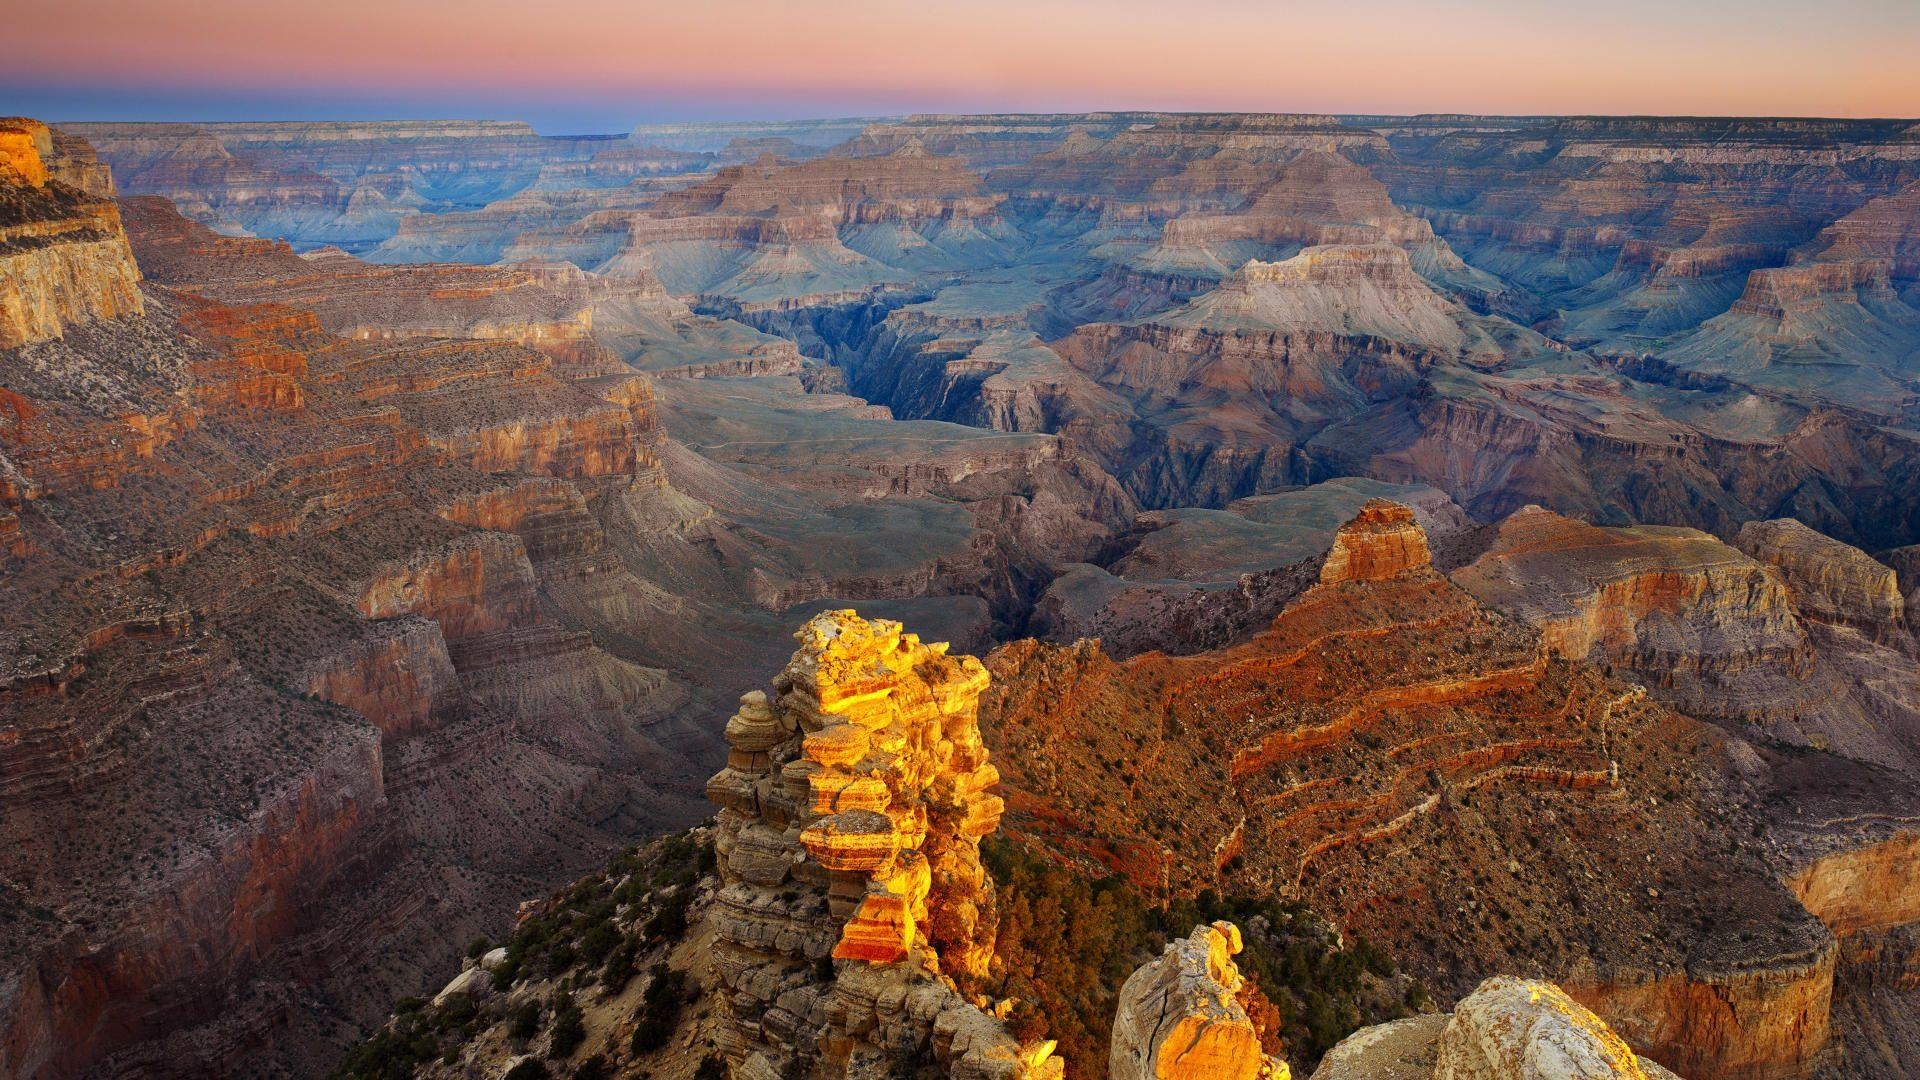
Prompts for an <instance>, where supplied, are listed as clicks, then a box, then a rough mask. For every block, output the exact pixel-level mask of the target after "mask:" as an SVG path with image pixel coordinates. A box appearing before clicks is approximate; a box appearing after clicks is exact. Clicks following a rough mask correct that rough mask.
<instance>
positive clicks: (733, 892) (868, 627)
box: [707, 611, 1060, 1080]
mask: <svg viewBox="0 0 1920 1080" xmlns="http://www.w3.org/2000/svg"><path fill="white" fill-rule="evenodd" d="M795 636H796V637H797V638H798V639H799V641H800V648H799V650H798V651H797V652H795V653H794V656H793V659H792V661H791V662H789V664H788V665H787V668H786V670H785V671H783V672H782V673H781V675H780V677H779V678H778V679H777V680H775V683H774V687H773V690H774V693H773V695H772V697H771V698H769V697H768V696H767V695H765V694H763V693H761V692H758V691H755V692H753V693H750V694H748V695H746V696H745V697H743V698H742V699H741V705H740V710H739V712H737V713H736V714H735V715H734V717H733V719H731V720H729V721H728V722H727V732H726V734H727V742H728V745H729V747H730V748H731V749H730V751H729V753H728V758H727V767H726V768H725V769H723V770H722V771H721V772H719V773H718V774H716V775H715V776H714V778H713V779H712V780H711V781H710V782H709V783H708V788H707V790H708V796H709V797H710V798H711V799H712V800H713V801H714V802H715V803H717V804H718V805H719V806H720V807H721V811H720V823H719V830H718V834H717V840H716V851H717V853H718V857H719V873H720V877H721V880H722V882H723V883H724V887H723V889H722V891H721V893H720V896H719V899H718V902H717V908H716V911H717V914H716V917H715V922H716V927H717V931H718V936H719V941H718V945H717V947H716V951H715V954H714V962H715V965H716V969H717V971H718V973H719V976H720V979H721V981H722V983H723V984H724V985H725V988H726V989H725V992H726V995H727V1002H728V1008H729V1011H730V1013H731V1015H732V1017H733V1018H734V1027H733V1028H732V1029H731V1030H730V1032H729V1033H728V1042H727V1045H726V1046H724V1047H723V1050H724V1052H725V1053H726V1055H727V1057H728V1059H729V1060H730V1061H732V1062H733V1063H734V1067H735V1068H736V1069H737V1070H740V1071H741V1073H742V1074H743V1075H768V1076H772V1075H791V1074H792V1070H794V1069H808V1068H811V1069H815V1070H824V1073H825V1074H826V1075H845V1076H855V1075H880V1072H879V1070H884V1069H887V1068H890V1067H897V1065H898V1063H899V1062H901V1061H903V1060H905V1059H906V1058H908V1057H911V1056H912V1055H914V1054H916V1053H921V1052H926V1051H928V1050H929V1049H930V1051H931V1053H932V1054H933V1056H934V1058H935V1059H936V1060H938V1061H939V1062H940V1063H941V1064H942V1065H943V1066H944V1067H945V1068H946V1069H947V1072H948V1075H951V1076H954V1077H956V1078H976V1077H978V1078H989V1077H991V1078H998V1080H1012V1078H1017V1077H1035V1078H1040V1077H1049V1076H1051V1077H1058V1076H1059V1075H1060V1063H1059V1062H1058V1061H1054V1060H1050V1058H1049V1055H1050V1053H1051V1050H1052V1044H1050V1043H1045V1044H1041V1045H1038V1046H1031V1047H1024V1046H1021V1045H1020V1044H1019V1043H1018V1042H1017V1041H1016V1040H1014V1039H1013V1038H1012V1037H1011V1036H1009V1035H1007V1034H1006V1033H1005V1032H1004V1031H1003V1030H1002V1029H1000V1028H999V1026H998V1024H997V1022H996V1021H995V1020H993V1018H992V1017H990V1016H989V1015H987V1014H985V1013H983V1012H981V1011H980V1010H979V1009H978V1008H977V1007H976V1006H974V1005H973V1004H972V1003H970V1002H969V1001H968V1000H967V999H966V998H965V997H963V996H962V995H961V994H960V992H959V990H958V988H957V986H956V982H955V979H956V978H960V979H966V978H972V977H978V976H980V975H983V974H984V973H985V970H986V962H987V958H988V956H989V953H990V950H991V933H992V928H993V925H994V922H993V916H992V912H991V906H990V905H991V897H992V892H991V889H990V887H989V883H988V881H987V878H986V873H985V871H984V870H983V869H982V867H981V865H980V859H979V843H980V838H981V837H983V836H985V835H987V834H989V833H991V832H993V830H994V828H995V826H996V825H997V824H998V822H999V818H1000V812H1001V802H1000V799H999V797H998V796H995V795H992V794H989V793H988V791H987V789H988V788H990V787H992V786H993V785H994V784H995V783H996V782H997V780H998V778H999V774H998V772H997V771H996V770H995V769H994V767H993V766H992V765H991V764H990V763H988V761H987V760H986V757H987V755H986V751H985V749H984V747H983V746H982V744H981V742H980V735H979V728H978V724H977V720H976V711H977V708H978V699H979V695H980V692H981V691H982V690H984V689H985V688H986V685H987V681H988V676H987V673H986V669H985V668H983V667H982V666H981V665H980V663H979V661H977V660H975V659H973V658H972V657H960V658H957V659H956V658H952V657H949V656H948V655H947V652H946V646H945V645H931V646H929V645H923V644H921V642H920V640H919V638H918V637H917V636H916V635H913V634H904V633H902V630H901V627H900V624H898V623H894V622H889V621H886V620H878V621H874V622H868V621H866V620H863V619H861V618H859V617H858V616H857V615H855V614H854V613H853V612H851V611H834V612H827V613H823V614H821V615H817V616H815V617H814V618H813V619H812V620H810V621H809V622H808V623H807V624H806V625H805V626H803V627H802V628H801V629H800V631H799V632H798V633H797V634H796V635H795ZM983 909H984V910H983ZM829 965H830V966H831V971H832V975H831V977H830V978H823V977H822V976H823V975H825V974H826V972H827V971H828V969H829ZM890 1062H891V1063H894V1064H893V1065H892V1066H890V1065H889V1064H888V1063H890Z"/></svg>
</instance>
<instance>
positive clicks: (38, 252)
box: [0, 117, 141, 349]
mask: <svg viewBox="0 0 1920 1080" xmlns="http://www.w3.org/2000/svg"><path fill="white" fill-rule="evenodd" d="M72 179H76V177H74V176H73V175H71V174H69V172H68V171H67V170H66V169H65V168H64V167H63V165H62V159H61V158H57V157H56V156H55V141H54V139H53V135H52V132H51V131H50V130H49V129H48V128H47V126H46V125H45V124H42V123H40V122H39V121H37V120H27V119H23V118H19V117H14V118H0V349H7V348H14V347H17V346H20V345H27V344H32V343H34V342H38V341H47V340H49V339H52V338H57V337H59V336H60V335H61V334H62V333H63V332H64V331H65V329H66V328H67V327H68V326H70V325H72V324H73V323H76V322H83V321H86V320H89V319H100V318H114V317H117V316H121V315H138V314H140V312H141V297H140V271H139V270H138V269H137V268H135V266H134V263H133V253H132V252H131V251H130V250H129V249H128V247H127V239H126V236H125V235H124V234H123V233H122V232H121V230H120V215H119V213H118V211H117V210H115V208H114V205H113V203H112V202H111V201H110V200H108V199H105V198H101V197H100V196H99V195H97V194H95V193H93V192H92V191H89V190H86V189H84V188H81V187H75V186H72V185H71V184H70V183H69V182H68V181H69V180H72ZM82 182H83V183H84V182H86V181H85V180H84V179H82Z"/></svg>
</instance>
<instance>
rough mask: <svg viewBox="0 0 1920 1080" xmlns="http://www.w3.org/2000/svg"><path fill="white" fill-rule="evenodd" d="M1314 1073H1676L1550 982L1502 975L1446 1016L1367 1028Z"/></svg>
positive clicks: (1374, 1079)
mask: <svg viewBox="0 0 1920 1080" xmlns="http://www.w3.org/2000/svg"><path fill="white" fill-rule="evenodd" d="M1313 1076H1314V1080H1428V1078H1429V1077H1430V1078H1432V1080H1678V1078H1676V1077H1675V1076H1674V1074H1673V1073H1671V1072H1669V1071H1667V1070H1666V1069H1664V1068H1662V1067H1661V1066H1660V1065H1658V1064H1657V1063H1655V1062H1652V1061H1648V1060H1647V1059H1646V1058H1643V1057H1640V1056H1638V1055H1636V1054H1635V1053H1634V1052H1633V1050H1632V1048H1630V1047H1629V1046H1627V1044H1626V1042H1625V1041H1623V1040H1622V1039H1621V1038H1620V1036H1619V1035H1617V1034H1615V1033H1614V1032H1613V1031H1612V1030H1611V1029H1609V1028H1608V1027H1607V1025H1606V1023H1605V1021H1603V1020H1601V1019H1600V1018H1599V1017H1597V1016H1595V1015H1594V1014H1593V1013H1592V1012H1589V1011H1588V1010H1587V1009H1586V1008H1584V1007H1583V1006H1581V1005H1580V1004H1579V1003H1577V1002H1575V1001H1574V1000H1573V999H1572V998H1569V997H1568V996H1567V995H1566V993H1565V992H1564V991H1562V990H1561V989H1560V988H1559V987H1557V986H1555V985H1553V984H1552V983H1546V982H1538V981H1534V980H1528V979H1516V978H1513V977H1511V976H1506V975H1500V976H1495V977H1494V978H1491V979H1488V980H1487V981H1486V982H1484V983H1481V984H1480V988H1479V989H1477V990H1475V991H1474V992H1473V993H1472V994H1470V995H1468V996H1467V997H1465V998H1463V999H1462V1000H1461V1002H1460V1004H1459V1005H1458V1006H1457V1007H1456V1008H1455V1009H1454V1011H1453V1014H1452V1016H1451V1017H1444V1016H1442V1017H1418V1018H1415V1019H1411V1020H1400V1021H1396V1022H1394V1023H1392V1024H1386V1025H1381V1026H1379V1027H1372V1028H1365V1029H1362V1030H1361V1031H1359V1032H1357V1033H1355V1034H1354V1035H1352V1036H1349V1037H1348V1038H1347V1040H1346V1041H1345V1042H1342V1043H1341V1044H1340V1045H1339V1046H1337V1047H1335V1048H1334V1049H1333V1051H1332V1052H1331V1053H1329V1054H1328V1055H1327V1056H1326V1058H1325V1060H1324V1061H1323V1062H1322V1063H1321V1065H1320V1068H1319V1069H1317V1070H1315V1072H1314V1074H1313Z"/></svg>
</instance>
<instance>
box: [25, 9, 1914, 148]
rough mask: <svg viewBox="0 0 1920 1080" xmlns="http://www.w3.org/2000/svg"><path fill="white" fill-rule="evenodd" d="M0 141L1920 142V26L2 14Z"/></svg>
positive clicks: (1295, 12) (1232, 16)
mask: <svg viewBox="0 0 1920 1080" xmlns="http://www.w3.org/2000/svg"><path fill="white" fill-rule="evenodd" d="M5 7H6V13H5V14H0V28H3V29H4V33H3V34H0V37H3V38H4V39H5V48H4V50H0V51H3V52H4V54H5V63H4V64H3V65H0V115H6V114H9V113H17V114H25V115H30V116H37V117H41V118H44V119H48V120H54V121H60V120H89V119H117V120H258V119H322V118H331V119H383V118H384V119H397V118H491V119H513V120H527V121H530V122H532V123H533V124H534V125H535V126H536V127H538V128H539V129H540V130H541V131H543V132H546V133H548V134H559V133H585V132H614V131H622V130H625V129H627V128H629V127H631V126H632V125H634V124H635V123H642V122H657V121H666V120H701V119H706V120H723V119H789V118H803V117H827V116H883V115H895V114H900V113H908V112H929V111H938V112H989V111H1017V112H1052V111H1085V110H1096V109H1154V110H1190V111H1209V110H1245V111H1263V112H1266V111H1272V112H1338V113H1414V112H1478V113H1502V114H1538V113H1629V114H1665V115H1792V116H1902V117H1912V116H1920V61H1917V60H1916V56H1920V0H1588V2H1584V3H1582V2H1574V0H1451V2H1446V3H1434V2H1429V3H1416V2H1413V0H1179V2H1173V3H1164V2H1155V3H1149V2H1146V0H973V2H947V3H929V2H926V0H837V2H829V0H787V2H784V3H781V2H765V0H673V2H671V3H657V2H654V0H317V2H316V0H291V2H289V0H169V2H164V3H163V2H155V0H6V4H5Z"/></svg>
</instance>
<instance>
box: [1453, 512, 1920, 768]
mask: <svg viewBox="0 0 1920 1080" xmlns="http://www.w3.org/2000/svg"><path fill="white" fill-rule="evenodd" d="M1736 542H1737V544H1738V547H1735V546H1732V545H1728V544H1725V543H1722V542H1721V541H1719V540H1716V539H1714V538H1713V537H1710V536H1707V535H1705V534H1704V533H1700V532H1697V531H1694V530H1691V529H1673V528H1664V527H1659V526H1645V525H1642V526H1632V527H1626V528H1614V529H1606V528H1599V527H1596V526H1592V525H1587V524H1585V523H1582V522H1577V521H1573V520H1570V519H1568V518H1563V517H1560V516H1559V515H1557V514H1553V513H1550V512H1548V511H1545V510H1541V509H1539V508H1537V507H1530V508H1527V509H1524V510H1521V511H1519V512H1517V513H1515V514H1513V515H1512V516H1511V517H1509V518H1507V519H1506V520H1505V521H1503V522H1501V523H1500V525H1499V526H1498V534H1497V538H1496V539H1495V540H1494V542H1493V544H1492V546H1491V547H1490V548H1489V549H1488V550H1487V552H1486V553H1485V554H1484V555H1482V556H1481V557H1480V558H1479V559H1478V560H1477V561H1476V562H1475V563H1473V564H1472V565H1470V566H1467V567H1463V568H1461V569H1459V570H1457V571H1455V572H1454V574H1453V580H1454V581H1455V582H1456V583H1457V584H1459V585H1460V586H1461V587H1462V588H1465V589H1466V590H1467V591H1469V592H1471V593H1473V594H1474V596H1476V597H1477V598H1479V599H1480V600H1481V601H1482V602H1484V603H1486V604H1488V605H1489V606H1492V607H1495V608H1498V609H1500V610H1502V611H1505V612H1508V613H1509V614H1512V615H1515V616H1517V617H1519V618H1521V619H1523V620H1524V621H1526V622H1528V623H1530V624H1532V625H1533V626H1535V627H1537V628H1538V629H1539V630H1540V633H1541V635H1542V638H1543V640H1544V641H1545V643H1546V645H1547V646H1548V647H1549V648H1551V649H1553V650H1555V651H1556V652H1559V653H1561V654H1563V655H1568V656H1573V657H1578V658H1583V659H1592V660H1595V661H1604V662H1607V663H1611V664H1615V665H1619V666H1621V667H1623V668H1626V669H1629V670H1631V671H1633V672H1634V674H1635V677H1636V678H1638V679H1640V680H1643V681H1644V683H1645V684H1646V685H1647V686H1648V687H1650V688H1652V689H1653V691H1654V692H1655V693H1656V694H1659V695H1660V696H1662V697H1663V698H1665V699H1667V700H1669V701H1671V702H1673V703H1674V704H1676V705H1678V706H1679V707H1681V708H1684V709H1686V710H1688V711H1689V712H1691V713H1693V714H1695V715H1699V716H1713V717H1726V718H1730V719H1738V720H1740V721H1743V722H1746V723H1751V724H1758V725H1761V726H1762V727H1763V728H1764V729H1765V730H1766V731H1767V732H1768V733H1769V734H1770V735H1771V736H1772V737H1774V738H1777V739H1781V740H1784V741H1790V742H1793V743H1798V744H1802V745H1811V746H1816V747H1820V748H1822V749H1826V750H1830V751H1833V752H1836V753H1840V754H1845V755H1848V756H1850V757H1856V758H1861V759H1865V760H1869V761H1877V762H1882V763H1886V764H1895V765H1898V764H1904V763H1905V762H1906V761H1907V760H1908V755H1909V754H1910V753H1911V750H1910V747H1911V746H1912V731H1913V727H1912V724H1911V721H1910V720H1909V719H1908V716H1907V709H1906V707H1905V706H1903V705H1901V704H1899V699H1900V698H1901V697H1903V695H1904V692H1903V691H1894V692H1892V693H1891V694H1882V693H1880V692H1879V691H1877V690H1875V689H1873V688H1872V683H1871V681H1868V682H1863V681H1862V680H1861V679H1860V678H1859V677H1858V676H1857V674H1856V673H1857V672H1861V671H1865V670H1870V669H1872V668H1874V667H1876V666H1884V665H1885V664H1887V663H1889V662H1892V663H1895V664H1896V665H1903V664H1904V661H1897V660H1894V659H1893V656H1892V655H1883V654H1881V653H1880V652H1879V651H1878V650H1880V649H1882V648H1886V647H1887V646H1889V645H1901V644H1902V643H1904V642H1906V641H1907V640H1908V637H1907V631H1906V629H1905V625H1904V622H1903V612H1904V601H1902V599H1901V597H1900V595H1899V590H1898V588H1897V584H1896V581H1895V574H1894V571H1893V570H1892V569H1890V568H1888V567H1885V566H1882V565H1880V564H1879V563H1876V562H1874V561H1873V560H1872V559H1871V558H1869V557H1868V556H1866V555H1865V554H1864V553H1862V552H1860V551H1858V550H1856V549H1854V548H1851V547H1848V546H1847V545H1845V544H1841V543H1839V542H1838V541H1835V540H1831V539H1829V538H1827V537H1824V536H1821V535H1820V534H1818V533H1815V532H1813V530H1811V529H1808V528H1807V527H1806V526H1804V525H1801V524H1799V523H1798V522H1795V521H1770V522H1749V523H1748V524H1747V525H1745V526H1743V527H1742V529H1741V531H1740V534H1739V538H1738V540H1737V541H1736ZM1842 626H1844V627H1847V628H1848V629H1847V630H1846V631H1841V632H1836V631H1834V630H1832V629H1829V627H1842ZM1875 642H1879V643H1880V644H1877V645H1876V644H1875Z"/></svg>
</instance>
